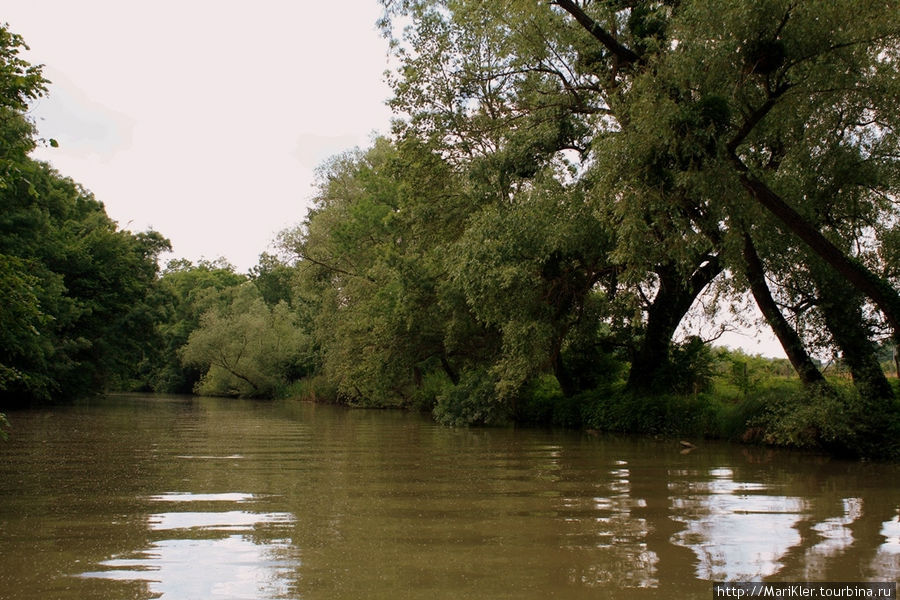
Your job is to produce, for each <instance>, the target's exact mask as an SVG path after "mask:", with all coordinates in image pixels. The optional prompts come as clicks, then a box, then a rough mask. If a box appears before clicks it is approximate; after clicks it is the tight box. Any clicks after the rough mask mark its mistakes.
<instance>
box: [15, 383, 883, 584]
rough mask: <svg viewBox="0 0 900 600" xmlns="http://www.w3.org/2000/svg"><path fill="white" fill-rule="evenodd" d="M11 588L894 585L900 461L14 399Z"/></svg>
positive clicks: (122, 400)
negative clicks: (35, 404)
mask: <svg viewBox="0 0 900 600" xmlns="http://www.w3.org/2000/svg"><path fill="white" fill-rule="evenodd" d="M9 418H10V421H11V423H12V426H13V429H12V430H11V432H10V433H11V436H10V439H9V440H8V441H6V442H0V598H16V599H32V598H33V599H38V598H40V599H41V600H53V599H69V598H72V599H74V598H111V599H113V598H114V599H122V598H125V599H130V598H135V599H138V598H140V599H143V598H165V599H178V600H183V599H193V598H197V599H201V598H202V599H211V598H213V599H214V598H229V599H238V598H248V599H267V598H292V599H301V598H302V599H328V600H335V599H351V598H352V599H359V598H392V599H399V598H427V599H429V600H437V599H440V598H448V599H449V598H453V599H457V598H485V599H493V598H510V599H512V598H515V599H528V598H534V599H538V598H540V599H543V598H707V599H708V598H712V594H711V584H710V582H711V581H717V580H719V581H721V580H725V581H735V580H760V579H762V580H769V581H845V582H849V581H896V580H897V579H898V578H900V518H898V510H900V483H898V482H900V465H884V464H870V463H854V462H843V461H836V460H830V459H827V458H823V457H820V456H814V455H809V454H801V453H790V452H779V451H772V450H767V449H760V448H753V447H741V446H734V445H728V444H719V443H711V442H702V443H699V447H698V448H697V449H695V450H694V451H692V452H690V453H687V454H682V453H681V452H680V451H679V450H680V449H679V447H678V443H677V441H675V442H673V441H657V440H648V439H640V438H625V437H604V436H599V437H598V436H592V435H588V434H584V433H580V432H572V431H550V430H535V429H461V430H460V429H448V428H444V427H439V426H436V425H434V424H432V423H431V422H430V421H429V420H428V419H427V418H424V417H422V416H420V415H416V414H407V413H401V412H384V411H364V410H345V409H340V408H334V407H329V406H321V405H311V404H302V403H280V404H279V403H255V402H245V401H236V400H222V399H209V398H206V399H200V398H160V397H140V396H122V397H109V398H105V399H99V400H94V401H91V402H89V403H85V404H81V405H78V406H74V407H65V408H52V409H41V410H30V411H20V412H12V413H11V414H9Z"/></svg>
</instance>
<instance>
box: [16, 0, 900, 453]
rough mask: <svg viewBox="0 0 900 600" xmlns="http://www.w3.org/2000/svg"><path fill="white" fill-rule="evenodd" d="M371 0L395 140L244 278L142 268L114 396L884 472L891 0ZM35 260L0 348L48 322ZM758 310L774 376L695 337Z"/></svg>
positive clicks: (892, 237)
mask: <svg viewBox="0 0 900 600" xmlns="http://www.w3.org/2000/svg"><path fill="white" fill-rule="evenodd" d="M384 5H385V14H384V20H383V22H382V24H381V25H382V27H383V29H384V32H385V35H387V36H389V37H390V38H391V40H392V48H393V52H394V61H395V65H396V68H395V70H394V71H393V73H392V75H391V82H392V85H393V88H394V97H393V99H392V101H391V102H392V106H393V108H394V110H395V111H396V115H397V120H396V121H395V125H394V130H393V132H392V133H391V135H390V136H386V137H382V138H379V139H377V140H374V141H373V144H372V145H371V147H369V148H367V149H356V150H351V151H348V152H346V153H344V154H341V155H339V156H336V157H334V158H333V159H332V160H330V161H329V162H327V163H326V164H324V165H322V167H321V169H320V173H319V183H318V188H317V194H316V197H315V199H314V206H313V208H312V209H311V210H310V211H309V213H308V214H307V215H306V217H305V218H304V219H303V221H302V222H301V223H300V224H298V225H296V226H294V227H290V228H287V229H285V230H284V231H283V232H282V233H281V234H280V235H279V237H278V242H277V252H275V253H274V254H271V255H270V254H264V255H263V256H262V257H261V258H260V263H259V265H257V267H255V268H254V269H253V270H252V271H251V272H250V273H249V274H247V275H241V274H238V273H235V271H234V269H233V268H232V267H230V266H229V265H228V264H227V263H225V262H222V261H219V262H201V263H200V264H192V263H188V262H186V261H175V262H173V263H170V264H169V266H168V267H167V268H165V269H163V271H162V272H161V273H160V274H159V275H158V276H156V274H155V272H153V271H152V270H149V271H148V270H144V271H141V270H137V272H141V273H145V274H146V275H147V276H146V277H144V278H143V279H141V280H140V281H141V283H140V285H135V286H133V287H132V288H130V289H143V290H145V291H146V290H152V293H150V294H145V295H144V296H143V297H142V298H144V299H153V300H152V304H153V308H154V311H155V312H153V314H154V315H155V321H154V327H153V331H152V332H145V333H144V334H138V335H137V337H133V336H131V335H128V336H119V337H120V339H121V340H127V339H130V340H136V339H139V340H141V341H142V343H143V342H144V341H145V340H148V339H152V340H155V343H154V344H151V346H152V348H146V346H141V348H142V354H141V358H140V360H139V361H136V362H135V363H134V364H137V365H139V367H138V368H136V369H133V370H132V371H131V372H130V373H129V374H128V377H127V378H126V377H121V376H117V378H115V379H114V380H109V381H115V382H118V383H123V382H126V381H127V384H128V385H129V386H130V387H133V388H142V389H151V390H156V391H166V392H172V391H176V392H188V391H194V392H200V393H208V394H216V395H229V394H230V395H242V396H260V397H271V396H278V395H282V396H289V395H297V396H302V397H304V398H308V399H316V400H320V401H332V402H341V403H345V404H349V405H356V406H372V407H393V406H402V407H414V408H420V409H423V410H428V411H430V412H431V413H432V414H433V415H434V417H435V419H436V420H438V421H439V422H442V423H446V424H450V425H472V424H498V423H509V422H529V423H553V424H560V425H567V426H573V427H583V428H586V429H593V430H604V431H641V432H645V433H651V434H658V435H691V436H713V437H727V438H731V439H736V440H743V441H748V442H764V443H772V444H778V445H786V446H795V447H812V448H819V449H823V450H827V451H830V452H834V453H840V454H848V455H857V456H871V457H895V458H896V457H898V456H900V446H898V440H900V403H898V395H897V389H896V382H895V381H894V382H892V381H891V380H889V378H888V377H887V373H888V372H892V371H894V372H895V371H896V368H897V363H896V359H895V355H892V349H895V348H897V347H898V342H900V292H898V283H900V230H898V225H897V223H898V216H900V212H898V198H897V190H898V183H900V182H898V177H900V169H898V167H900V160H898V156H900V153H898V150H900V139H898V131H897V127H898V124H900V123H898V119H900V106H898V99H900V76H898V60H900V52H898V50H897V49H898V47H900V28H898V26H897V23H898V22H900V18H890V17H892V16H893V17H900V6H898V4H897V3H896V2H895V1H883V2H872V3H868V4H865V5H860V4H859V3H858V2H856V1H854V2H850V1H849V0H848V1H846V2H844V1H829V2H821V3H818V2H812V3H803V4H799V5H798V4H796V3H787V2H782V1H776V0H766V1H764V2H759V1H757V0H754V1H752V2H751V1H749V0H748V1H746V2H744V1H740V2H734V1H728V2H716V1H713V2H710V1H708V0H707V1H704V2H685V1H683V0H682V1H679V2H666V1H663V2H580V3H579V2H569V1H563V0H558V1H556V2H553V3H550V4H535V3H529V2H524V1H523V2H518V1H512V2H506V3H485V2H475V1H468V0H455V1H452V2H439V1H424V0H403V1H397V0H394V1H392V2H387V1H385V2H384ZM13 55H14V53H13ZM32 88H34V90H38V91H39V90H40V89H41V88H40V82H39V81H37V82H35V83H32ZM33 93H34V92H33ZM12 110H13V112H17V111H18V113H20V112H21V110H22V109H21V106H19V107H15V106H14V107H13V108H12ZM25 139H31V138H28V136H27V135H26V136H25ZM25 150H26V151H27V148H26V149H25ZM23 156H24V155H23ZM21 160H25V161H27V160H28V159H25V158H23V159H21ZM76 189H77V188H76ZM0 193H2V194H3V195H4V196H3V197H4V202H9V201H11V200H7V195H8V188H4V189H3V190H0ZM79 193H81V194H82V195H84V194H86V192H83V191H80V192H79ZM76 196H77V194H76ZM25 197H26V198H27V203H28V206H40V202H44V201H45V200H42V199H41V198H42V196H41V194H40V193H37V197H33V196H30V195H27V194H26V196H25ZM4 214H5V213H4ZM17 226H18V225H16V226H13V225H10V226H9V232H10V233H9V234H8V233H7V232H6V231H4V234H3V235H4V240H6V239H7V237H6V236H7V235H14V232H16V231H17V230H16V229H15V228H14V227H17ZM67 231H68V229H67ZM15 235H17V234H15ZM109 235H110V236H114V237H115V236H118V237H116V239H121V240H125V241H128V240H131V241H128V243H130V244H134V246H133V250H131V252H132V253H133V254H134V256H136V257H143V260H151V259H152V258H153V257H154V256H155V254H154V250H153V249H156V250H155V251H158V250H159V249H160V248H162V247H164V240H162V238H161V237H159V236H158V235H156V234H152V233H148V234H139V235H134V234H130V233H127V232H118V231H116V230H115V229H114V228H113V229H112V230H111V231H110V233H109ZM8 239H10V240H12V239H13V238H12V237H10V238H8ZM79 239H80V238H79ZM104 239H105V238H104ZM125 241H122V242H121V243H122V244H125V243H126V242H125ZM65 243H66V242H65V240H63V242H61V244H62V245H63V246H64V245H65ZM141 243H143V244H144V246H140V244H141ZM154 244H155V245H154ZM27 247H28V246H27V245H20V243H19V242H15V243H11V244H10V248H6V247H5V248H4V249H3V250H2V252H3V253H5V254H6V255H8V256H10V257H11V258H9V259H7V260H8V261H9V266H6V267H4V269H7V270H6V271H4V272H3V273H4V275H3V285H5V286H9V287H10V289H12V288H14V287H15V288H16V289H20V290H22V292H21V293H20V296H21V297H23V298H25V300H24V301H23V303H22V305H21V307H20V308H16V309H15V310H16V311H18V312H15V313H14V312H12V311H13V309H9V310H6V309H4V310H5V312H4V315H3V318H4V319H5V321H4V331H6V325H5V323H6V321H9V322H10V323H11V324H17V323H25V324H28V323H37V322H39V321H40V314H39V313H41V311H43V310H44V309H43V308H42V307H44V306H49V304H47V305H45V303H44V302H43V301H42V300H41V299H40V298H38V297H37V296H36V295H34V294H32V296H28V295H27V294H25V293H24V291H25V290H27V289H36V288H34V287H33V286H32V287H29V286H30V285H31V284H30V283H28V282H26V281H25V279H23V278H22V277H23V276H21V275H19V276H14V275H9V276H7V275H6V273H7V271H8V272H9V273H18V272H20V271H22V266H21V265H20V264H19V263H17V262H16V261H23V260H29V258H28V257H29V256H30V255H26V253H23V251H21V250H20V248H27ZM129 248H132V246H129ZM140 248H144V250H143V251H138V250H139V249H140ZM35 252H37V250H35ZM114 254H115V256H116V257H118V258H117V260H118V259H119V258H121V255H124V256H128V255H129V254H128V252H116V253H114ZM46 260H48V261H50V259H46ZM135 260H137V259H135ZM50 262H52V263H53V264H54V265H56V264H58V262H59V261H50ZM151 262H152V260H151ZM141 264H143V263H141ZM17 265H19V266H18V267H17ZM17 268H18V269H19V271H15V269H17ZM134 271H135V270H132V271H129V273H133V272H134ZM64 275H65V273H63V276H64ZM17 277H18V279H17ZM17 282H18V283H17ZM16 286H18V287H16ZM140 286H145V287H143V288H141V287H140ZM67 289H68V287H67ZM23 294H24V295H23ZM147 301H148V302H149V301H150V300H147ZM747 302H750V303H753V304H755V305H756V306H757V307H758V309H759V312H760V313H761V315H762V316H763V321H764V323H749V324H747V325H750V326H757V327H763V326H765V327H768V328H770V329H771V331H773V332H774V334H775V335H776V337H777V338H778V340H779V341H780V342H781V345H782V347H783V349H784V352H785V355H786V356H787V359H786V360H781V361H779V360H766V359H761V358H759V357H752V356H747V355H744V354H742V353H740V352H734V351H726V350H722V349H717V348H714V347H712V346H711V343H710V342H711V341H712V339H711V338H714V337H715V335H714V334H712V335H708V336H707V339H703V338H701V337H699V336H698V335H697V333H698V332H697V331H694V330H691V329H690V328H689V327H686V322H687V321H688V320H689V319H690V317H691V316H692V315H693V316H698V315H699V316H703V317H705V318H707V319H709V318H711V317H713V316H715V313H716V312H717V311H718V316H719V318H720V320H721V319H722V318H723V315H725V317H727V315H729V314H730V313H729V305H733V306H735V307H738V308H735V309H734V310H733V311H732V312H733V313H735V314H734V316H733V317H732V318H733V319H740V314H741V313H742V310H741V309H740V307H742V306H744V305H745V304H746V303H747ZM128 306H129V310H132V309H135V308H137V307H138V306H139V303H131V304H129V305H128ZM35 307H38V308H35ZM29 311H31V312H29ZM34 311H37V312H34ZM29 319H31V320H30V321H29ZM103 322H104V323H109V322H110V319H104V320H103ZM130 322H132V321H129V323H130ZM26 329H27V326H26ZM9 331H13V329H10V330H9ZM142 335H143V336H144V337H141V336H142ZM20 337H21V336H19V335H16V336H15V338H14V339H15V340H19V338H20ZM11 339H12V338H11ZM22 339H25V340H27V339H28V336H27V335H25V336H24V337H23V338H22ZM97 339H98V340H99V339H100V338H99V337H98V338H97ZM5 343H6V342H4V348H5V347H6V346H5ZM16 343H20V342H16ZM99 343H100V342H99V341H98V342H95V343H94V344H95V345H96V344H99ZM51 345H52V344H51ZM92 347H93V346H92ZM26 354H27V353H25V352H24V351H23V352H20V353H19V354H16V355H15V356H12V355H11V356H6V355H4V356H3V360H2V364H3V365H5V366H4V368H5V369H7V370H8V372H10V373H13V371H12V369H16V371H15V372H24V371H23V370H22V369H21V368H19V367H18V366H16V365H17V364H19V363H17V362H16V361H20V362H21V361H22V360H23V358H22V357H23V356H25V355H26ZM117 356H118V355H117ZM121 356H126V355H125V354H122V355H121ZM129 356H130V355H129ZM823 361H824V362H823ZM11 377H12V376H11ZM16 381H17V380H14V379H13V378H9V377H8V378H7V380H5V381H4V382H3V383H2V385H3V386H6V388H7V389H8V390H12V389H14V387H11V386H15V385H19V386H20V387H21V385H23V384H21V383H20V382H19V383H16ZM58 387H59V386H58Z"/></svg>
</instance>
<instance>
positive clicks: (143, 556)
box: [82, 493, 298, 599]
mask: <svg viewBox="0 0 900 600" xmlns="http://www.w3.org/2000/svg"><path fill="white" fill-rule="evenodd" d="M253 498H254V497H253V496H252V495H250V494H240V493H231V494H179V493H169V494H162V495H159V496H152V497H151V498H150V499H151V500H153V501H156V502H172V503H178V502H184V503H191V502H194V503H196V502H203V503H223V504H224V505H225V507H228V506H229V505H230V504H233V503H245V502H248V501H252V500H253ZM188 506H190V504H188ZM293 522H294V517H293V515H291V514H290V513H279V512H251V511H247V510H224V511H180V512H162V513H155V514H151V515H149V516H148V518H147V523H148V527H149V529H150V531H151V532H165V539H159V540H155V541H153V542H152V543H151V544H150V546H149V547H148V548H146V549H143V550H139V551H136V552H133V553H129V554H126V555H120V556H117V557H114V558H112V559H109V560H106V561H103V562H101V563H100V564H99V565H98V567H99V568H98V569H97V570H96V571H92V572H88V573H83V574H82V577H93V578H101V579H117V580H129V581H130V580H134V581H145V582H147V585H148V588H149V590H150V592H151V593H152V594H153V597H154V598H178V599H193V598H198V599H199V598H233V599H244V598H246V599H256V598H284V597H288V596H289V592H290V589H289V581H290V580H291V574H292V573H293V572H294V570H295V569H296V566H297V563H298V561H297V559H296V551H295V550H294V549H293V547H292V545H291V543H290V541H289V540H287V539H284V538H282V537H278V535H277V534H278V530H277V527H278V526H279V525H284V524H291V523H293ZM273 528H274V529H273Z"/></svg>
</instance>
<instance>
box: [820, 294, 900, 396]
mask: <svg viewBox="0 0 900 600" xmlns="http://www.w3.org/2000/svg"><path fill="white" fill-rule="evenodd" d="M816 287H817V289H818V292H819V297H820V305H819V306H820V308H821V309H822V314H823V316H824V317H825V326H826V327H828V331H830V332H831V335H832V337H833V338H834V341H835V343H836V344H837V346H838V347H839V348H840V349H841V354H842V357H843V359H844V362H845V363H846V365H847V367H848V368H849V369H850V374H851V375H852V376H853V384H854V385H855V386H856V388H857V389H858V390H859V393H860V395H862V397H863V398H866V399H868V400H884V399H890V398H893V397H894V390H893V388H891V384H890V383H889V382H888V380H887V377H885V375H884V371H883V370H882V369H881V364H880V363H879V362H878V357H877V354H876V348H875V344H873V343H872V340H871V339H870V338H869V331H868V328H867V327H866V326H865V324H864V323H865V321H864V319H863V314H862V307H861V306H862V298H861V297H860V295H859V294H856V293H854V291H853V289H852V288H850V286H849V285H846V284H844V283H843V282H838V281H832V280H828V279H821V278H819V279H817V281H816Z"/></svg>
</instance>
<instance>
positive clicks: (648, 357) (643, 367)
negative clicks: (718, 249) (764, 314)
mask: <svg viewBox="0 0 900 600" xmlns="http://www.w3.org/2000/svg"><path fill="white" fill-rule="evenodd" d="M721 272H722V266H721V264H720V263H719V259H718V257H716V256H713V257H710V258H709V259H708V260H707V261H706V262H705V263H703V264H702V265H701V266H700V267H698V268H697V270H696V271H694V274H693V275H692V276H691V278H690V279H689V280H687V281H685V279H684V277H683V276H682V274H681V273H680V272H679V270H678V268H677V267H676V266H675V265H673V264H668V265H664V266H662V267H659V268H657V270H656V273H657V275H658V276H659V290H658V291H657V292H656V296H655V297H654V298H653V303H652V304H651V305H650V307H649V308H648V309H647V326H646V327H645V328H644V336H643V339H642V341H641V345H640V347H639V348H638V349H637V351H636V352H634V354H633V355H632V358H631V370H630V371H629V373H628V383H627V387H628V389H630V390H632V391H649V390H651V389H653V388H654V387H657V386H658V385H659V384H660V383H661V382H660V377H659V376H660V374H661V373H662V370H663V369H664V368H665V367H666V366H668V363H669V347H670V346H671V343H672V336H673V335H675V330H676V329H678V325H679V324H680V323H681V320H682V319H683V318H684V315H685V314H687V311H688V310H690V308H691V305H692V304H693V303H694V300H695V299H696V298H697V296H699V295H700V292H702V291H703V288H705V287H706V286H707V285H709V284H710V283H711V282H712V280H713V279H715V278H716V276H717V275H718V274H719V273H721Z"/></svg>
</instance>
